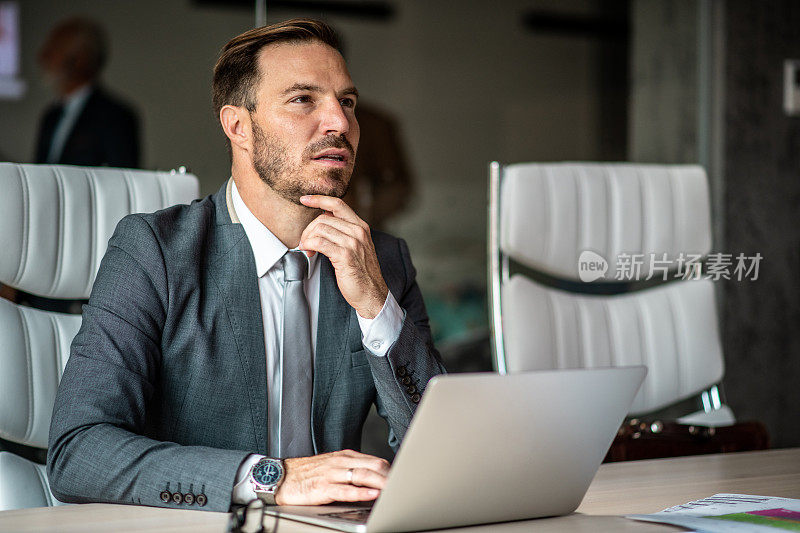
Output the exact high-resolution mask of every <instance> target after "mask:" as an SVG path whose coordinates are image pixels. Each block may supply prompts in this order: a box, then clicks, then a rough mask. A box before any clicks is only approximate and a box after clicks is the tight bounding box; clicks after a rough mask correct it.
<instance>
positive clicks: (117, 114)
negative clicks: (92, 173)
mask: <svg viewBox="0 0 800 533" xmlns="http://www.w3.org/2000/svg"><path fill="white" fill-rule="evenodd" d="M107 59H108V39H107V37H106V34H105V31H104V30H103V28H102V27H101V26H100V25H99V24H97V23H96V22H94V21H92V20H89V19H84V18H77V17H76V18H69V19H66V20H64V21H62V22H60V23H59V24H57V25H56V26H55V28H53V29H52V30H51V32H50V34H49V35H48V37H47V40H46V41H45V43H44V45H43V46H42V48H41V50H40V51H39V56H38V60H39V66H40V67H41V69H42V71H43V73H44V75H45V78H46V79H47V81H48V84H49V85H50V86H51V87H52V89H53V90H54V91H55V93H56V94H57V96H58V100H57V101H56V102H55V103H53V104H52V105H51V106H49V107H48V108H47V109H46V110H45V113H44V116H43V117H42V119H41V122H40V124H39V133H38V137H37V141H36V156H35V162H36V163H51V164H63V165H83V166H111V167H122V168H136V167H138V166H139V120H138V118H137V116H136V112H135V111H134V109H133V108H132V107H131V106H130V105H128V104H126V103H124V102H122V101H120V100H119V99H117V98H116V97H114V96H112V95H110V94H109V93H108V92H106V91H105V90H104V89H103V88H102V87H101V86H100V83H99V79H100V74H101V72H102V70H103V67H104V66H105V64H106V61H107Z"/></svg>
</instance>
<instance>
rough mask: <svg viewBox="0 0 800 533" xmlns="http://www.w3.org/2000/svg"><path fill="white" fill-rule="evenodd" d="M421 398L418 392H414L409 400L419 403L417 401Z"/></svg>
mask: <svg viewBox="0 0 800 533" xmlns="http://www.w3.org/2000/svg"><path fill="white" fill-rule="evenodd" d="M421 399H422V396H420V395H419V394H415V395H413V396H412V397H411V401H412V402H414V403H419V401H420V400H421Z"/></svg>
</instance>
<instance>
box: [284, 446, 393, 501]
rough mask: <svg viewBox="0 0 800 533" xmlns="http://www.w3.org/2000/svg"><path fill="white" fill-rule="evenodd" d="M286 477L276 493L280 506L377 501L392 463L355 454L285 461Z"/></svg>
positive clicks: (344, 451) (352, 452)
mask: <svg viewBox="0 0 800 533" xmlns="http://www.w3.org/2000/svg"><path fill="white" fill-rule="evenodd" d="M283 462H284V466H285V469H286V477H285V478H284V480H283V483H281V486H280V487H279V488H278V491H277V492H276V493H275V503H276V504H278V505H324V504H326V503H332V502H361V501H371V500H374V499H376V498H377V497H378V496H379V495H380V493H381V489H382V488H383V487H384V485H385V484H386V476H387V475H388V474H389V462H388V461H386V460H385V459H381V458H379V457H374V456H372V455H367V454H363V453H359V452H355V451H352V450H342V451H340V452H332V453H325V454H321V455H314V456H312V457H296V458H294V459H284V461H283Z"/></svg>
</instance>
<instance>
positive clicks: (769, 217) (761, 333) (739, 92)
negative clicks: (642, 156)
mask: <svg viewBox="0 0 800 533" xmlns="http://www.w3.org/2000/svg"><path fill="white" fill-rule="evenodd" d="M726 34H727V42H726V69H727V73H726V89H727V90H726V104H725V107H726V117H725V118H726V120H725V128H726V134H725V140H726V148H725V179H726V187H725V188H726V199H725V205H726V243H725V248H726V251H729V252H733V253H738V252H744V253H745V255H753V254H755V253H756V252H759V253H761V255H762V256H763V257H764V258H763V260H762V261H761V268H760V273H759V279H758V280H757V281H755V282H753V281H741V282H739V281H731V282H727V284H726V286H725V296H726V298H725V317H724V321H723V324H724V330H723V331H724V333H723V335H724V347H725V353H726V360H727V370H726V378H725V385H726V389H727V394H728V400H729V403H730V404H731V406H732V407H733V409H734V411H735V412H736V414H737V416H738V418H739V419H746V418H757V419H760V420H762V421H764V422H765V423H766V424H767V425H768V427H769V429H770V432H771V434H772V438H773V444H774V445H775V446H776V447H783V446H798V445H800V117H788V116H786V115H785V114H784V112H783V108H782V90H783V60H784V59H787V58H794V59H800V2H797V1H796V0H775V1H770V2H763V1H758V0H750V1H739V0H733V1H729V2H727V13H726Z"/></svg>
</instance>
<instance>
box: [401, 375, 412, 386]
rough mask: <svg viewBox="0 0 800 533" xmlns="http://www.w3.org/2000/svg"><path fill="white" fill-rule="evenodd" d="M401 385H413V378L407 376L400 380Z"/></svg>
mask: <svg viewBox="0 0 800 533" xmlns="http://www.w3.org/2000/svg"><path fill="white" fill-rule="evenodd" d="M400 383H402V384H403V385H411V376H405V377H404V378H403V379H401V380H400Z"/></svg>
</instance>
